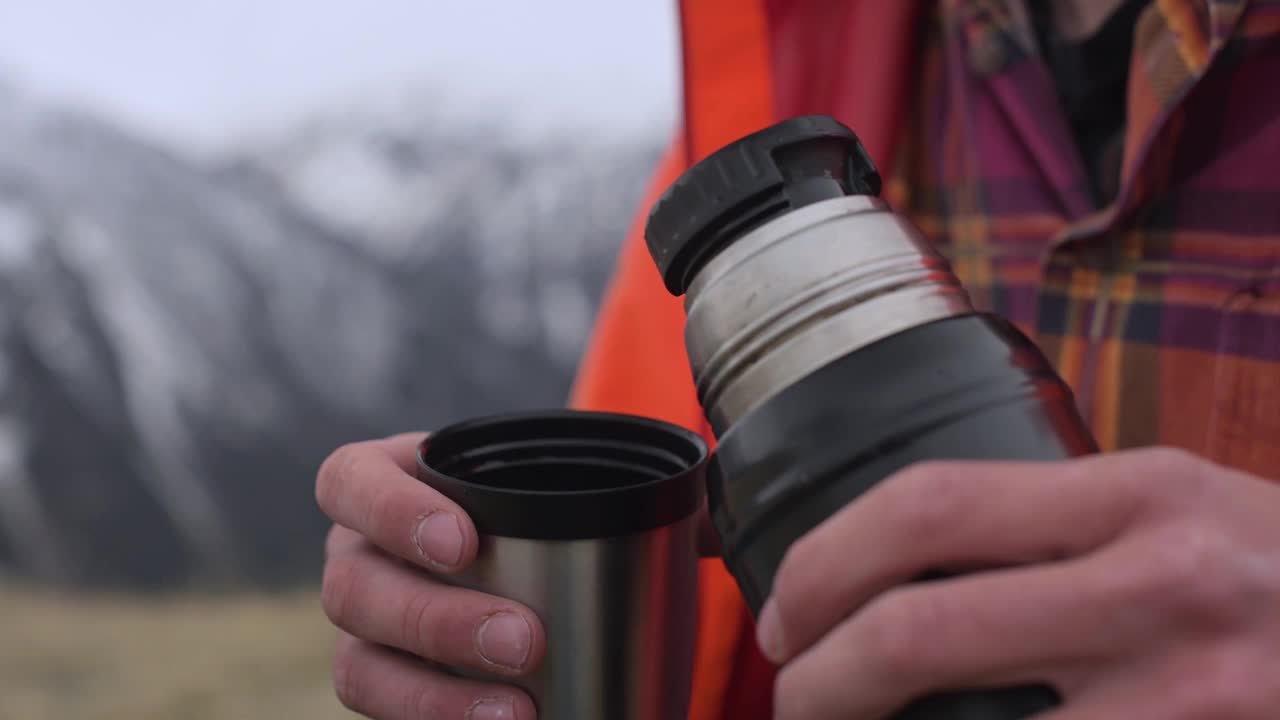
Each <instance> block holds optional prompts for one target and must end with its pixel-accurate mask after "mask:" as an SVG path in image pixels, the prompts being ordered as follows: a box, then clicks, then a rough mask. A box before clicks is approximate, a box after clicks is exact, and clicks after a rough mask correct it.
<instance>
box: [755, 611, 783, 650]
mask: <svg viewBox="0 0 1280 720" xmlns="http://www.w3.org/2000/svg"><path fill="white" fill-rule="evenodd" d="M756 644H757V645H759V646H760V651H761V652H763V653H764V656H765V657H767V658H769V660H770V661H772V662H773V663H775V664H777V663H780V662H782V621H781V619H780V618H779V617H778V607H777V605H775V604H774V602H773V598H769V599H768V600H766V601H765V603H764V607H763V608H762V609H761V610H760V619H759V621H758V622H757V623H756Z"/></svg>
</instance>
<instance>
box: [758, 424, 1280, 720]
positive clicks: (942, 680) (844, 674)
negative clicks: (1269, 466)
mask: <svg viewBox="0 0 1280 720" xmlns="http://www.w3.org/2000/svg"><path fill="white" fill-rule="evenodd" d="M1278 441H1280V440H1278ZM929 570H946V571H954V572H968V573H969V574H966V575H963V576H961V577H953V578H947V579H942V580H935V581H928V582H919V583H911V584H906V583H907V582H908V581H910V580H911V579H913V578H917V577H919V576H920V575H921V574H923V573H925V572H926V571H929ZM759 640H760V644H761V646H762V648H763V649H764V651H765V653H766V654H767V655H768V656H769V657H770V658H771V659H772V660H773V661H774V662H777V663H780V664H783V668H782V670H781V672H780V674H779V677H778V684H777V688H776V716H775V717H776V720H799V719H802V720H825V719H828V718H829V719H831V720H836V719H837V718H838V719H839V720H861V719H864V718H881V717H885V716H888V715H890V714H891V713H892V712H893V711H895V710H898V709H900V708H901V707H903V706H904V705H906V704H907V702H908V701H909V700H911V699H913V698H916V697H918V696H920V695H922V694H927V693H932V692H934V691H937V690H941V689H962V688H982V687H992V686H999V685H1014V684H1027V683H1048V684H1050V685H1052V686H1054V687H1055V688H1057V689H1058V691H1059V692H1060V693H1061V694H1062V695H1063V696H1064V699H1065V700H1064V704H1063V706H1062V707H1061V708H1058V709H1056V710H1055V711H1053V712H1050V713H1048V714H1044V715H1041V716H1037V718H1038V719H1039V718H1043V720H1095V719H1097V718H1135V719H1136V718H1161V719H1162V720H1175V719H1177V718H1206V719H1208V718H1212V719H1213V720H1232V719H1240V720H1244V719H1249V720H1254V719H1257V720H1265V719H1270V718H1274V717H1276V713H1277V710H1276V708H1277V707H1280V487H1277V486H1274V485H1271V484H1269V483H1268V482H1266V481H1264V480H1261V479H1259V478H1256V477H1252V476H1249V475H1245V474H1242V473H1239V472H1235V471H1232V470H1228V469H1225V468H1222V467H1219V466H1216V465H1213V464H1210V463H1208V462H1206V461H1204V460H1202V459H1199V458H1196V457H1194V456H1192V455H1189V454H1187V453H1184V452H1181V451H1176V450H1164V449H1157V450H1141V451H1131V452H1124V453H1116V454H1111V455H1099V456H1094V457H1089V458H1084V459H1079V460H1074V461H1069V462H1061V463H1046V464H1034V463H977V462H974V463H938V464H926V465H921V466H918V467H914V468H910V469H908V470H906V471H904V472H902V473H900V474H898V475H897V476H895V477H893V478H890V479H888V480H886V481H885V482H883V483H881V484H880V485H879V486H877V487H876V488H874V489H873V490H871V491H870V492H868V493H867V494H866V495H864V496H863V497H862V498H860V499H859V500H857V501H855V502H853V503H851V504H850V505H849V506H848V507H846V508H844V509H842V510H841V511H840V512H839V513H838V514H836V515H835V516H833V517H832V518H830V519H829V520H828V521H827V522H825V523H824V524H823V525H821V526H819V527H818V528H816V529H814V530H813V531H812V532H810V533H809V534H808V535H806V536H805V537H804V538H802V539H801V540H800V541H798V542H797V543H796V544H795V545H794V546H793V547H792V548H791V549H790V551H789V552H788V553H787V556H786V559H785V560H784V562H783V564H782V567H781V569H780V570H779V573H778V575H777V578H776V581H775V585H774V593H773V596H772V598H771V599H770V601H769V602H768V603H767V604H766V606H765V608H764V610H763V611H762V612H761V617H760V624H759Z"/></svg>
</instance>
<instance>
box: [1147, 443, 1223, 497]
mask: <svg viewBox="0 0 1280 720" xmlns="http://www.w3.org/2000/svg"><path fill="white" fill-rule="evenodd" d="M1142 452H1143V454H1144V458H1143V460H1144V463H1143V465H1144V467H1145V468H1146V469H1147V471H1146V473H1145V474H1144V477H1143V478H1142V481H1143V482H1145V483H1148V484H1150V485H1153V486H1154V488H1153V489H1154V490H1157V491H1158V492H1157V493H1156V496H1157V497H1163V498H1167V499H1170V500H1176V501H1185V500H1187V499H1195V498H1199V497H1200V496H1201V495H1202V494H1203V492H1204V486H1205V481H1206V479H1207V473H1206V472H1205V470H1206V468H1207V467H1208V463H1207V462H1206V461H1205V460H1204V459H1203V458H1200V457H1198V456H1196V455H1195V454H1193V453H1191V452H1189V451H1187V450H1184V449H1182V448H1177V447H1155V448H1150V449H1147V450H1144V451H1142Z"/></svg>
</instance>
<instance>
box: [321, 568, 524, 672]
mask: <svg viewBox="0 0 1280 720" xmlns="http://www.w3.org/2000/svg"><path fill="white" fill-rule="evenodd" d="M321 603H322V605H323V607H324V610H325V614H326V615H327V616H328V617H329V619H330V620H331V621H332V622H333V624H334V625H336V626H337V627H339V628H341V629H343V630H345V631H347V632H349V633H351V634H352V635H355V636H356V637H359V638H362V639H364V640H367V641H370V642H374V643H378V644H380V645H388V646H391V647H394V648H397V649H400V650H404V651H406V652H410V653H413V654H415V655H417V656H419V657H422V658H424V659H428V660H433V661H436V662H440V663H444V664H446V665H451V666H459V667H469V668H473V669H476V670H481V671H487V672H493V673H498V674H501V675H507V676H515V675H521V674H524V673H526V672H528V671H529V670H531V669H532V668H535V667H537V665H538V663H539V662H541V660H542V656H543V652H544V647H545V638H544V634H543V630H542V626H541V624H540V623H539V622H538V617H537V616H536V615H534V613H533V612H532V611H531V610H529V609H528V608H526V607H523V606H522V605H520V604H518V603H515V602H513V601H510V600H505V599H502V598H498V597H494V596H492V595H487V594H484V593H479V592H474V591H471V590H465V589H463V588H458V587H453V586H450V585H445V584H443V583H440V582H437V581H435V580H433V579H431V578H430V577H428V576H427V575H426V574H425V573H423V572H421V571H419V570H416V569H415V568H413V567H411V566H409V565H406V564H404V563H400V562H397V561H395V560H393V559H391V558H389V557H387V556H386V555H384V554H383V553H381V552H380V551H378V550H376V549H374V548H371V547H369V546H368V545H365V546H356V547H354V548H351V549H348V550H346V551H344V552H340V553H336V554H334V555H333V556H332V557H330V559H329V561H328V562H327V563H326V564H325V574H324V583H323V585H322V588H321Z"/></svg>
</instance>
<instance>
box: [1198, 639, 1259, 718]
mask: <svg viewBox="0 0 1280 720" xmlns="http://www.w3.org/2000/svg"><path fill="white" fill-rule="evenodd" d="M1260 668H1265V663H1263V662H1262V661H1261V659H1260V658H1253V657H1249V656H1248V655H1247V654H1246V653H1243V652H1239V651H1236V650H1234V649H1231V650H1219V651H1217V652H1214V653H1211V654H1209V655H1207V656H1202V657H1198V658H1196V662H1195V663H1194V664H1193V665H1192V666H1189V667H1188V668H1187V670H1186V671H1185V672H1184V673H1182V675H1183V680H1184V681H1183V682H1179V683H1178V684H1177V685H1178V686H1179V687H1184V688H1187V690H1186V691H1185V696H1184V697H1182V698H1179V702H1178V706H1179V707H1180V708H1182V710H1183V712H1184V713H1185V715H1179V716H1178V717H1185V718H1186V719H1187V720H1250V719H1251V718H1258V717H1266V716H1268V715H1269V714H1270V711H1271V710H1272V709H1273V707H1274V706H1273V699H1271V698H1268V697H1267V688H1268V680H1269V678H1268V677H1267V673H1266V670H1264V669H1260Z"/></svg>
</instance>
